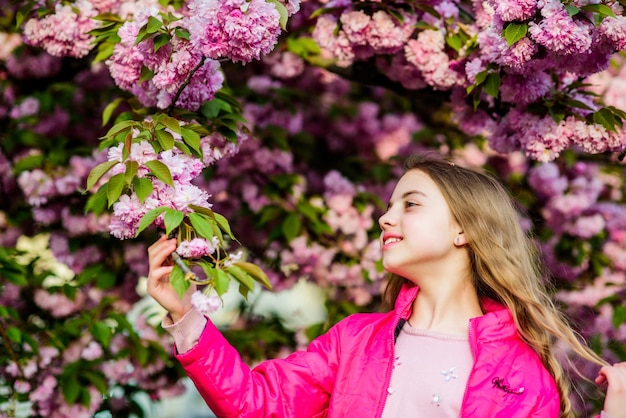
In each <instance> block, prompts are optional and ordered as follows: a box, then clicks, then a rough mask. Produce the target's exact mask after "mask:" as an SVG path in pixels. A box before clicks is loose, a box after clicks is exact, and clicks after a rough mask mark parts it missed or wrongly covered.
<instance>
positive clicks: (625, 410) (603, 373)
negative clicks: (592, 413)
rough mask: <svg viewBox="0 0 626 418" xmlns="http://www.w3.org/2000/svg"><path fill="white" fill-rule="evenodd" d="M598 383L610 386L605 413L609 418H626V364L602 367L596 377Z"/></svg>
mask: <svg viewBox="0 0 626 418" xmlns="http://www.w3.org/2000/svg"><path fill="white" fill-rule="evenodd" d="M596 383H597V384H603V383H607V384H608V386H607V388H606V398H605V400H604V408H603V411H604V413H605V414H607V415H608V416H609V418H626V362H622V363H616V364H614V365H613V366H604V367H602V368H601V369H600V371H599V372H598V377H596Z"/></svg>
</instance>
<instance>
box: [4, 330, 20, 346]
mask: <svg viewBox="0 0 626 418" xmlns="http://www.w3.org/2000/svg"><path fill="white" fill-rule="evenodd" d="M6 333H7V337H9V340H11V341H13V342H14V343H17V344H20V343H21V342H22V331H20V329H19V328H16V327H13V326H11V327H8V328H7V329H6Z"/></svg>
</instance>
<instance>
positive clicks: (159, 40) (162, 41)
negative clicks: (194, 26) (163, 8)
mask: <svg viewBox="0 0 626 418" xmlns="http://www.w3.org/2000/svg"><path fill="white" fill-rule="evenodd" d="M171 39H172V37H171V36H170V35H169V34H167V33H160V34H158V35H157V36H155V38H154V41H153V43H154V53H155V54H156V53H157V52H158V50H159V49H161V48H162V47H164V46H165V45H167V44H168V43H169V42H170V40H171Z"/></svg>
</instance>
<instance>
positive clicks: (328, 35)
mask: <svg viewBox="0 0 626 418" xmlns="http://www.w3.org/2000/svg"><path fill="white" fill-rule="evenodd" d="M336 29H337V19H336V18H335V17H333V16H331V15H327V14H326V15H322V16H320V17H319V18H318V19H317V21H316V22H315V28H314V29H313V33H312V37H313V39H314V40H315V42H317V44H318V45H319V47H320V48H321V49H322V51H323V52H324V51H325V52H326V55H330V57H332V58H334V59H335V60H336V61H337V62H336V64H337V65H338V66H340V67H347V66H349V65H350V64H352V62H353V61H354V59H355V54H354V50H353V48H352V44H351V43H350V40H349V39H348V38H347V36H346V33H345V32H343V31H339V33H337V34H335V30H336Z"/></svg>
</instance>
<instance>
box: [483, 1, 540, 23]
mask: <svg viewBox="0 0 626 418" xmlns="http://www.w3.org/2000/svg"><path fill="white" fill-rule="evenodd" d="M488 3H489V5H490V6H491V7H493V9H494V11H495V13H496V14H497V15H498V17H499V18H500V19H502V20H503V21H505V22H511V21H514V20H519V21H522V20H526V19H529V18H531V17H532V16H533V15H534V14H535V11H536V10H537V0H489V1H488Z"/></svg>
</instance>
